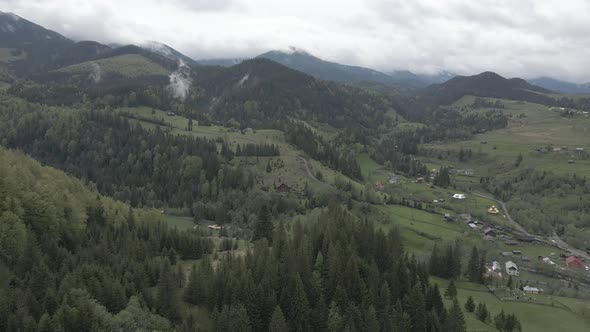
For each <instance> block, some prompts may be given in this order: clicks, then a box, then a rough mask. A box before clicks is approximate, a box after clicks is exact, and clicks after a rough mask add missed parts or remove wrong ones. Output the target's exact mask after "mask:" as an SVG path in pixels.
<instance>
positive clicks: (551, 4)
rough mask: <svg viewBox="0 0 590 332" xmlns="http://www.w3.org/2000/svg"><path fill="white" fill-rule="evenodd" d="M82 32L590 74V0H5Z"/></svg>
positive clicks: (349, 57)
mask: <svg viewBox="0 0 590 332" xmlns="http://www.w3.org/2000/svg"><path fill="white" fill-rule="evenodd" d="M0 6H1V8H3V10H4V11H13V12H15V13H16V14H18V15H20V16H23V17H25V18H27V19H29V20H32V21H34V22H37V23H39V24H41V25H44V26H46V27H48V28H50V29H53V30H56V31H57V32H60V33H62V34H64V35H66V36H69V37H72V38H75V39H93V40H98V41H101V42H120V43H121V42H122V43H140V42H142V41H145V40H157V41H161V42H163V43H166V44H169V45H170V46H172V47H174V48H176V49H178V50H179V51H181V52H183V53H185V54H187V55H189V56H191V57H194V58H211V57H248V56H254V55H256V54H258V53H261V52H264V51H267V50H270V49H288V47H289V46H290V45H295V46H297V47H300V48H303V49H305V50H307V51H309V52H310V53H312V54H315V55H317V56H319V57H322V58H325V59H327V60H331V61H337V62H341V63H347V64H355V65H361V66H368V67H373V68H376V69H380V70H391V69H410V70H413V71H416V72H436V71H439V70H443V69H445V70H449V71H455V72H458V73H461V74H473V73H477V72H481V71H485V70H493V71H497V72H499V73H500V74H503V75H505V76H521V77H534V76H540V75H548V76H554V77H558V78H562V79H569V80H574V81H590V20H588V15H589V14H590V2H589V1H586V0H565V1H561V2H559V3H556V2H555V1H553V0H520V1H502V0H478V1H469V0H444V1H443V0H415V1H407V0H364V1H363V0H356V1H354V0H350V1H346V0H339V1H337V0H323V1H317V0H299V1H274V0H217V1H216V0H211V1H207V0H196V1H194V0H193V1H191V0H168V1H164V0H142V1H140V0H126V1H115V0H102V1H76V0H44V1H39V0H0Z"/></svg>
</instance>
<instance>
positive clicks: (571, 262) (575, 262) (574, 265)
mask: <svg viewBox="0 0 590 332" xmlns="http://www.w3.org/2000/svg"><path fill="white" fill-rule="evenodd" d="M565 265H567V267H568V268H570V269H581V268H583V267H584V263H583V262H582V260H581V259H580V258H578V257H576V256H568V257H567V258H566V259H565Z"/></svg>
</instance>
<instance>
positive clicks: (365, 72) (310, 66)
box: [257, 48, 395, 84]
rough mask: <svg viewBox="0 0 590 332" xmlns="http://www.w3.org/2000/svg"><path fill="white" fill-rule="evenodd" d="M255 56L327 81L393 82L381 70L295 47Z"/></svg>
mask: <svg viewBox="0 0 590 332" xmlns="http://www.w3.org/2000/svg"><path fill="white" fill-rule="evenodd" d="M257 58H265V59H270V60H272V61H275V62H278V63H280V64H282V65H284V66H287V67H289V68H292V69H295V70H299V71H302V72H304V73H306V74H308V75H311V76H313V77H315V78H319V79H322V80H327V81H335V82H340V83H359V82H363V81H371V82H379V83H386V84H389V83H395V81H394V79H393V78H392V77H391V76H389V75H387V74H384V73H382V72H379V71H376V70H373V69H369V68H363V67H358V66H348V65H342V64H339V63H335V62H330V61H325V60H322V59H320V58H317V57H315V56H313V55H311V54H309V53H307V52H305V51H302V50H298V49H295V48H293V49H292V51H291V52H283V51H270V52H267V53H264V54H261V55H259V56H257Z"/></svg>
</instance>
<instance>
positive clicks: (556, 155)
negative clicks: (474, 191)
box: [425, 97, 590, 176]
mask: <svg viewBox="0 0 590 332" xmlns="http://www.w3.org/2000/svg"><path fill="white" fill-rule="evenodd" d="M472 101H473V97H464V98H462V99H461V100H459V101H458V102H457V103H456V104H455V105H456V106H462V105H469V104H470V103H472ZM502 102H503V103H504V104H505V106H506V108H505V109H504V110H503V111H504V112H505V113H506V114H510V115H512V118H511V120H510V122H509V125H508V127H507V128H505V129H501V130H495V131H491V132H487V133H483V134H479V135H476V136H475V137H474V138H473V139H471V140H467V141H463V142H450V143H445V144H428V145H425V147H430V148H435V149H440V150H459V149H460V148H463V149H471V150H472V151H473V152H481V153H484V154H485V155H486V157H484V158H482V159H479V160H477V161H474V162H467V163H463V164H462V165H461V166H462V167H471V168H475V169H477V170H478V171H479V172H480V174H481V175H486V174H493V173H495V172H496V171H497V170H498V169H500V170H502V169H506V168H510V167H511V165H513V164H514V162H515V160H516V158H517V156H518V155H519V154H522V156H523V158H524V159H523V162H522V165H521V168H526V167H531V168H535V169H544V170H551V171H553V172H555V173H561V174H567V173H576V174H578V175H580V176H590V158H583V157H582V156H581V155H580V154H578V153H576V152H575V151H574V150H575V148H584V149H585V150H586V151H590V117H588V116H584V115H576V116H575V117H574V118H571V119H570V118H564V117H561V116H560V114H559V112H556V111H553V110H549V109H548V107H547V106H543V105H539V104H532V103H526V102H514V101H508V100H503V101H502ZM481 142H487V144H482V143H481ZM546 147H551V148H554V147H555V148H561V151H559V152H552V151H551V152H547V153H540V152H537V151H536V149H537V148H546ZM568 160H575V163H574V164H569V163H568Z"/></svg>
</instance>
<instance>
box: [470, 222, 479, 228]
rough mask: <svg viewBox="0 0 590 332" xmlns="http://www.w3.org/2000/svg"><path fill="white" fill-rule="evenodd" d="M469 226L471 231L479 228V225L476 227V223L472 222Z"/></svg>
mask: <svg viewBox="0 0 590 332" xmlns="http://www.w3.org/2000/svg"><path fill="white" fill-rule="evenodd" d="M468 226H469V228H471V229H476V228H477V225H476V224H474V223H472V222H470V223H469V224H468Z"/></svg>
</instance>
